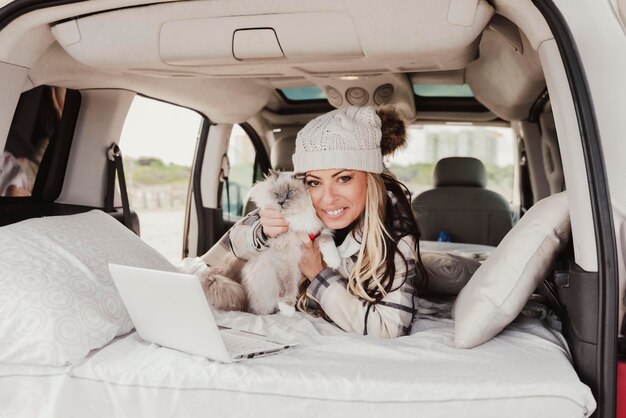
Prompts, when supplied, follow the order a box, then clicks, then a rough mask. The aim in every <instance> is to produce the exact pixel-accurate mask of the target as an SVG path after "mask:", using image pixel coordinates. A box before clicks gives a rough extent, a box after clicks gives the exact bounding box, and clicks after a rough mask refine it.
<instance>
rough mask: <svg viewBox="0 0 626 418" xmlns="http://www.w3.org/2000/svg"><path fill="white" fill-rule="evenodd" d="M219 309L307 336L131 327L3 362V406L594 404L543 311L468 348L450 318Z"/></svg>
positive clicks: (92, 409) (149, 409) (373, 408)
mask: <svg viewBox="0 0 626 418" xmlns="http://www.w3.org/2000/svg"><path fill="white" fill-rule="evenodd" d="M216 317H217V319H218V322H219V323H221V324H222V325H227V326H232V327H239V328H241V329H247V330H249V331H253V332H261V333H265V334H268V335H270V336H272V337H274V338H276V339H283V340H288V341H298V342H300V343H301V346H300V347H299V348H296V349H293V350H289V351H285V352H283V353H280V354H278V355H275V356H271V357H265V358H257V359H251V360H246V361H244V362H241V363H237V364H233V365H224V364H218V363H215V362H211V361H209V360H206V359H204V358H200V357H195V356H191V355H187V354H185V353H181V352H177V351H174V350H170V349H167V348H162V347H157V346H155V345H152V344H149V343H146V342H144V341H142V340H141V339H140V338H139V337H138V336H137V334H135V333H132V334H129V335H127V336H123V337H120V338H118V339H116V340H114V341H113V342H112V343H111V344H109V345H108V346H106V347H104V348H103V349H101V350H98V351H97V352H95V353H91V355H90V356H89V357H88V358H87V359H85V360H83V361H81V362H78V363H75V364H74V365H72V366H66V367H60V368H56V367H35V366H8V365H2V364H0V417H2V418H4V417H11V418H18V417H63V418H73V417H81V418H82V417H133V418H135V417H142V416H146V417H184V418H188V417H227V416H245V417H256V416H259V417H272V418H278V417H291V418H292V417H295V416H298V417H300V416H311V417H317V416H320V417H325V418H327V417H357V416H358V417H359V418H361V417H368V416H383V415H387V416H389V417H391V416H393V417H404V416H407V417H408V416H412V417H417V416H419V417H451V416H463V417H506V418H515V417H533V418H539V417H549V418H559V417H567V418H572V417H583V416H588V415H590V414H591V413H592V412H593V411H594V409H595V401H594V399H593V397H592V395H591V392H590V390H589V388H588V387H587V386H585V385H583V384H582V383H581V382H580V381H579V379H578V376H577V375H576V373H575V371H574V369H573V368H572V366H571V364H570V359H569V353H568V352H567V349H566V348H564V345H563V344H562V342H561V341H562V337H561V336H560V335H559V334H556V333H552V332H551V331H549V330H548V329H546V328H544V327H543V326H542V325H541V323H540V322H539V321H538V320H533V319H528V318H523V319H518V320H517V321H516V322H514V323H513V324H512V325H511V326H509V327H508V328H507V330H505V331H504V332H503V333H501V334H500V335H498V336H497V337H496V338H494V339H493V340H491V341H489V342H487V343H486V344H483V345H481V346H479V347H476V348H473V349H471V350H463V349H455V348H454V341H453V340H454V336H453V331H454V326H453V323H452V321H451V320H446V319H439V320H430V319H419V320H417V322H416V324H415V327H414V333H413V335H411V336H408V337H402V338H398V339H395V340H379V339H374V338H371V337H363V336H357V335H349V334H345V333H343V332H342V331H340V330H338V329H337V328H335V327H334V326H332V325H330V324H328V323H325V322H324V321H323V320H321V319H315V320H312V319H309V318H305V317H303V316H301V315H300V314H296V315H295V316H294V317H292V318H286V317H283V316H280V315H271V316H265V317H258V316H254V315H250V314H242V313H218V314H216Z"/></svg>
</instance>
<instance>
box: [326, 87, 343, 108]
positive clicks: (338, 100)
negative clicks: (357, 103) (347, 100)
mask: <svg viewBox="0 0 626 418" xmlns="http://www.w3.org/2000/svg"><path fill="white" fill-rule="evenodd" d="M326 97H327V99H328V102H329V103H330V104H331V105H333V106H335V107H340V106H341V105H342V104H343V96H342V95H341V93H340V92H339V90H337V89H336V88H334V87H331V86H326Z"/></svg>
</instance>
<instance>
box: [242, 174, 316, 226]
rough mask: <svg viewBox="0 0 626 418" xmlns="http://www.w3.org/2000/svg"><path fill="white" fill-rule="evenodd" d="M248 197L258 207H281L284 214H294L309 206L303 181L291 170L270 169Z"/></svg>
mask: <svg viewBox="0 0 626 418" xmlns="http://www.w3.org/2000/svg"><path fill="white" fill-rule="evenodd" d="M250 198H251V199H252V200H254V202H255V203H256V204H257V205H258V206H260V207H271V208H275V209H281V210H282V212H283V214H284V215H285V216H290V215H295V214H298V213H302V212H303V211H305V209H306V208H307V207H310V206H311V198H310V196H309V193H308V191H307V189H306V186H305V185H304V181H303V180H302V179H300V178H296V177H294V175H293V173H292V172H282V173H278V172H276V171H271V172H270V175H269V176H268V177H267V178H266V179H265V180H264V181H262V182H259V183H257V184H256V185H255V186H254V187H253V188H252V190H251V191H250Z"/></svg>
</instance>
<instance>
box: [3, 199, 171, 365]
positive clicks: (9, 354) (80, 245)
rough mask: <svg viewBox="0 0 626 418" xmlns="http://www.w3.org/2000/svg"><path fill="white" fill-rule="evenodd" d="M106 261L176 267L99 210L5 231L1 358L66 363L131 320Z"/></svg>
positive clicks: (123, 330)
mask: <svg viewBox="0 0 626 418" xmlns="http://www.w3.org/2000/svg"><path fill="white" fill-rule="evenodd" d="M108 263H118V264H126V265H131V266H138V267H147V268H154V269H160V270H168V271H175V269H174V267H173V266H172V264H171V263H169V262H168V261H167V260H166V259H165V258H164V257H163V256H161V255H160V254H159V253H158V252H156V251H155V250H154V249H152V248H151V247H150V246H149V245H148V244H146V243H144V242H143V241H142V240H141V239H140V238H139V237H137V236H136V235H135V234H133V233H132V232H131V231H130V230H128V229H126V228H125V227H124V226H123V225H122V224H120V223H119V222H118V221H116V220H115V219H113V218H112V217H111V216H109V215H107V214H106V213H103V212H101V211H98V210H94V211H91V212H87V213H83V214H79V215H71V216H54V217H46V218H39V219H29V220H26V221H23V222H19V223H16V224H12V225H8V226H4V227H1V228H0V289H2V291H1V292H0V318H2V321H1V322H0V362H3V363H14V364H36V365H49V366H61V365H65V364H67V363H69V362H71V361H73V360H77V359H82V358H83V357H85V355H87V353H88V352H89V351H90V350H92V349H95V348H100V347H102V346H103V345H105V344H106V343H108V342H109V341H111V340H112V339H113V338H114V337H115V336H117V335H121V334H124V333H127V332H129V331H130V330H131V329H132V328H133V324H132V322H131V320H130V318H129V316H128V313H127V312H126V309H125V308H124V305H123V304H122V301H121V299H120V297H119V294H118V292H117V289H116V288H115V285H114V284H113V281H112V279H111V276H110V275H109V271H108V267H107V265H108Z"/></svg>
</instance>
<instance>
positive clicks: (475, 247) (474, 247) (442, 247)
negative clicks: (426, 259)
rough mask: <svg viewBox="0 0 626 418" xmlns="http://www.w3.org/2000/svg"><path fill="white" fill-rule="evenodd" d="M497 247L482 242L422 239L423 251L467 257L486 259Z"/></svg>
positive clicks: (421, 246)
mask: <svg viewBox="0 0 626 418" xmlns="http://www.w3.org/2000/svg"><path fill="white" fill-rule="evenodd" d="M495 248H496V247H492V246H490V245H480V244H466V243H461V242H447V241H445V242H442V241H420V250H421V251H436V252H445V253H452V254H457V255H460V256H463V257H467V258H476V259H478V260H484V259H486V258H487V257H489V255H491V252H492V251H493V250H494V249H495Z"/></svg>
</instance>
